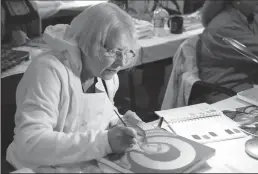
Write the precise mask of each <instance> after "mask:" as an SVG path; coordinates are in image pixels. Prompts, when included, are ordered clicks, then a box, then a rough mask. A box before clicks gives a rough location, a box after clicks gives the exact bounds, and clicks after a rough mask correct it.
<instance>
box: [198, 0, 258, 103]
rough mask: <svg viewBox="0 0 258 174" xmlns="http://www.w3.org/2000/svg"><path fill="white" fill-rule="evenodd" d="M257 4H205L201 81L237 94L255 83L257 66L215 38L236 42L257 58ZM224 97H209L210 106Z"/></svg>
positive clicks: (219, 0)
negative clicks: (231, 90) (230, 39)
mask: <svg viewBox="0 0 258 174" xmlns="http://www.w3.org/2000/svg"><path fill="white" fill-rule="evenodd" d="M257 7H258V1H246V0H231V1H229V0H216V1H214V0H208V1H206V2H205V4H204V6H203V9H202V23H203V25H204V26H205V30H204V32H203V33H202V35H201V42H202V44H201V49H200V50H199V51H200V57H198V59H199V61H198V64H199V70H200V72H199V73H200V78H201V79H202V80H203V81H206V82H209V83H212V84H218V85H221V86H224V87H227V88H230V89H233V90H234V91H236V92H239V91H242V90H244V89H248V88H251V87H252V86H253V84H257V82H258V78H257V77H258V66H257V64H256V63H254V62H253V61H252V60H250V59H247V58H245V57H244V56H242V55H241V54H240V53H238V52H237V51H235V50H233V49H232V48H231V47H230V46H228V45H227V44H226V43H225V42H223V41H222V39H218V38H219V37H217V36H222V37H223V36H225V37H229V38H233V39H236V40H237V41H239V42H241V43H242V44H244V45H246V46H247V48H248V49H249V50H250V51H252V52H253V53H254V54H256V55H258V16H257V14H258V11H257V9H258V8H257ZM225 97H227V96H224V95H222V94H221V95H218V94H212V95H209V96H207V97H206V101H207V102H209V103H213V102H216V101H219V100H221V99H224V98H225Z"/></svg>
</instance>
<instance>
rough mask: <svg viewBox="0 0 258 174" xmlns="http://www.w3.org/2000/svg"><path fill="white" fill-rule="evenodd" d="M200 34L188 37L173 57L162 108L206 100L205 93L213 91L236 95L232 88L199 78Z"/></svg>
mask: <svg viewBox="0 0 258 174" xmlns="http://www.w3.org/2000/svg"><path fill="white" fill-rule="evenodd" d="M200 44H201V42H200V38H199V35H197V36H194V37H191V38H188V39H186V40H185V41H184V42H183V43H182V44H181V45H180V46H179V48H178V50H177V52H176V54H175V56H174V58H173V69H172V72H171V75H170V79H169V82H168V85H167V89H166V93H165V95H164V99H163V103H162V107H161V109H170V108H176V107H182V106H186V105H190V104H197V103H202V102H206V101H205V95H207V94H210V93H211V92H217V93H223V94H226V95H227V96H228V97H231V96H234V95H236V92H234V91H233V90H231V89H228V88H225V87H222V86H219V85H216V84H210V83H207V82H204V81H202V80H201V79H200V78H199V72H198V65H197V60H196V58H197V57H198V56H199V51H196V50H197V49H198V48H199V47H200V46H201V45H200Z"/></svg>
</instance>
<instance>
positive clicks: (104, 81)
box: [7, 3, 140, 169]
mask: <svg viewBox="0 0 258 174" xmlns="http://www.w3.org/2000/svg"><path fill="white" fill-rule="evenodd" d="M134 32H135V28H134V25H133V21H132V19H131V17H129V15H128V14H127V13H125V12H124V11H123V10H121V9H120V8H118V7H117V6H115V5H114V4H111V3H100V4H98V5H94V6H91V7H89V8H87V9H86V10H84V11H83V12H82V13H81V14H80V15H78V16H77V17H75V18H74V19H73V21H72V22H71V24H70V25H66V24H59V25H56V26H49V27H47V28H46V30H45V33H44V40H45V41H46V43H47V44H48V45H49V46H50V47H51V48H52V51H50V52H47V53H44V54H43V55H42V56H41V57H39V58H37V59H33V60H32V63H31V64H30V65H29V67H28V69H27V71H26V72H25V74H24V76H23V78H22V80H21V81H20V83H19V85H18V88H17V94H16V103H17V111H16V114H15V125H16V127H15V130H14V132H15V136H14V141H13V142H12V143H11V144H10V146H9V147H8V150H7V161H9V162H10V163H11V164H12V165H14V166H15V167H16V168H18V169H19V168H23V167H27V168H32V169H34V168H35V167H37V166H54V167H55V166H62V165H63V164H69V163H80V162H85V161H86V162H87V161H92V160H93V161H94V159H99V158H102V157H104V156H106V155H107V154H110V153H123V152H124V151H125V150H126V149H127V148H128V147H132V146H133V145H134V144H135V143H136V140H135V137H136V132H135V129H133V128H128V127H125V126H114V125H116V124H117V121H118V120H119V119H118V117H117V116H116V115H115V113H114V109H116V108H115V107H114V105H113V98H114V95H115V93H116V91H117V89H118V86H119V81H118V76H117V72H118V71H119V70H120V69H122V68H127V67H130V66H132V65H133V64H134V62H135V61H136V58H137V57H138V55H139V53H138V51H139V47H138V45H137V42H136V40H135V39H134ZM128 118H130V119H132V118H133V119H137V120H140V119H139V118H138V117H137V115H136V114H135V113H133V112H131V111H128V112H127V113H126V114H125V115H124V119H128ZM120 123H121V122H120Z"/></svg>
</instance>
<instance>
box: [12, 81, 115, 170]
mask: <svg viewBox="0 0 258 174" xmlns="http://www.w3.org/2000/svg"><path fill="white" fill-rule="evenodd" d="M106 83H108V82H106ZM110 86H112V85H110ZM107 87H108V86H107ZM110 88H111V87H110ZM95 89H96V90H95V91H96V92H95V93H83V92H82V88H81V89H78V90H81V92H82V93H80V96H79V100H78V102H76V104H78V106H79V109H78V112H79V113H78V115H82V117H80V118H78V119H73V118H72V117H70V118H67V120H66V122H67V123H69V124H67V125H66V126H65V127H64V130H63V131H64V132H85V131H88V130H91V131H97V130H99V129H107V128H108V127H109V123H110V121H111V120H112V119H113V118H114V117H116V115H115V114H114V105H113V101H111V99H109V97H108V95H107V93H106V91H105V88H104V85H103V83H102V81H101V80H100V79H99V78H98V82H97V83H96V85H95ZM108 91H109V92H112V89H108ZM83 114H87V115H85V116H83ZM75 120H76V121H75ZM12 145H13V146H14V144H13V143H12ZM13 148H15V147H13ZM9 158H10V159H12V161H13V162H14V163H15V164H14V165H18V166H22V165H21V164H19V162H18V161H16V160H15V158H14V157H12V155H11V156H10V157H9ZM16 167H17V166H16ZM32 170H33V171H34V172H36V173H49V172H50V173H102V170H101V169H100V168H99V167H98V165H97V162H96V161H95V160H93V161H86V162H81V163H72V162H71V164H63V165H58V166H39V167H37V168H36V169H35V168H34V169H32Z"/></svg>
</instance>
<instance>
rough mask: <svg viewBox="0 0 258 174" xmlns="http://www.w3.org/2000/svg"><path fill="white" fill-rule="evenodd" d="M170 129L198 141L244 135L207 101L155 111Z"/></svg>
mask: <svg viewBox="0 0 258 174" xmlns="http://www.w3.org/2000/svg"><path fill="white" fill-rule="evenodd" d="M156 114H158V115H159V116H160V117H164V119H165V120H166V121H167V124H168V125H169V127H170V129H171V130H172V131H173V132H174V133H176V134H178V135H180V136H183V137H186V138H188V139H191V140H193V141H196V142H198V143H210V142H215V141H222V140H228V139H235V138H241V137H245V136H246V135H245V134H244V133H243V132H242V131H241V129H239V125H238V123H236V122H234V121H233V120H231V119H230V118H228V117H227V116H225V115H224V114H223V113H222V112H221V111H220V110H218V109H216V108H214V107H212V106H211V105H209V104H207V103H201V104H196V105H191V106H185V107H181V108H175V109H168V110H163V111H157V112H156Z"/></svg>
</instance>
